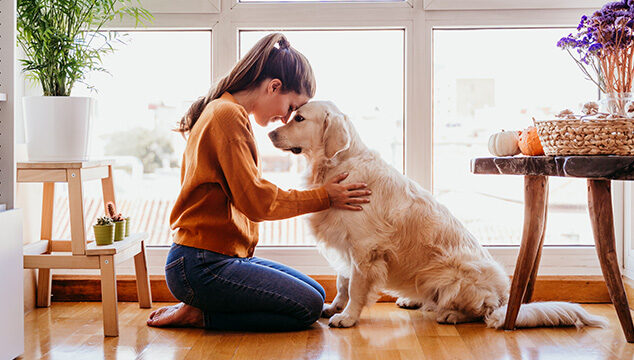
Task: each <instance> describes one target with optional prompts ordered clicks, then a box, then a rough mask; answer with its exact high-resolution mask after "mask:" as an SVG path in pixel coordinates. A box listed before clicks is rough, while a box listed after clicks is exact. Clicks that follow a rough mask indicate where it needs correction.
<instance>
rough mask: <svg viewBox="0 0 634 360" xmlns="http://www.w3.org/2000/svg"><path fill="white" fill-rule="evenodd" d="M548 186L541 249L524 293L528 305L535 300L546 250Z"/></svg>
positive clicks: (538, 250)
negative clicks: (540, 262)
mask: <svg viewBox="0 0 634 360" xmlns="http://www.w3.org/2000/svg"><path fill="white" fill-rule="evenodd" d="M549 192H550V191H549V189H548V186H546V205H545V206H546V209H545V210H544V226H543V227H542V237H541V238H540V239H539V247H538V249H537V257H535V264H533V270H532V272H531V277H530V279H529V280H528V286H527V287H526V292H525V293H524V299H523V300H522V303H524V304H527V303H529V302H531V299H532V298H533V290H535V281H537V271H538V270H539V261H540V260H541V258H542V249H543V248H544V238H545V237H546V223H547V222H548V194H549Z"/></svg>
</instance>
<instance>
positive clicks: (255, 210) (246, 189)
mask: <svg viewBox="0 0 634 360" xmlns="http://www.w3.org/2000/svg"><path fill="white" fill-rule="evenodd" d="M314 94H315V79H314V76H313V72H312V69H311V67H310V64H309V63H308V61H307V60H306V58H305V57H304V56H303V55H302V54H301V53H299V52H298V51H297V50H295V49H294V48H292V47H291V46H290V45H289V43H288V41H287V40H286V38H285V37H284V35H282V34H280V33H276V34H271V35H267V36H265V37H264V38H262V39H261V40H260V41H259V42H258V43H257V44H256V45H255V46H254V47H253V48H252V49H251V50H250V51H249V52H248V53H247V54H246V55H245V56H244V57H243V58H242V59H241V60H240V61H239V62H238V63H237V64H236V65H235V67H234V68H233V69H232V71H231V72H230V73H229V75H228V76H226V77H225V78H223V79H222V80H221V81H220V82H219V83H218V84H217V86H216V87H215V88H212V89H211V90H210V92H209V94H208V95H207V96H206V97H203V98H200V99H199V100H198V101H196V102H195V103H194V104H193V105H192V106H191V108H190V109H189V111H188V113H187V114H186V115H185V116H184V117H183V119H182V120H181V123H180V128H179V129H178V130H179V131H180V132H181V133H183V135H184V136H187V145H186V148H185V152H184V154H183V161H182V165H181V190H180V194H179V195H178V198H177V200H176V203H175V204H174V208H173V209H172V213H171V215H170V226H171V228H172V230H173V231H174V234H173V240H174V244H172V247H171V249H170V252H169V255H168V257H167V265H166V266H165V274H166V280H167V285H168V287H169V289H170V291H171V292H172V294H173V295H174V296H175V297H176V298H177V299H178V300H179V301H181V303H180V304H178V305H174V306H168V307H163V308H161V309H158V310H156V311H154V312H153V313H152V314H151V315H150V318H149V319H148V321H147V323H148V325H150V326H192V327H204V328H208V329H217V330H253V331H285V330H300V329H304V328H306V327H308V326H310V325H311V324H312V323H314V322H315V321H316V320H317V319H318V318H319V316H320V314H321V309H322V306H323V303H324V298H325V293H324V289H323V288H322V287H321V286H320V285H319V284H318V283H317V282H315V281H314V280H312V279H311V278H309V277H308V276H306V275H304V274H302V273H300V272H298V271H296V270H294V269H291V268H289V267H286V266H284V265H282V264H278V263H275V262H272V261H269V260H265V259H260V258H257V257H253V251H254V249H255V245H256V244H257V241H258V224H257V222H259V221H263V220H281V219H286V218H290V217H293V216H298V215H302V214H306V213H310V212H316V211H321V210H325V209H327V208H329V207H331V206H332V207H337V208H340V209H348V210H356V211H358V210H361V207H360V206H359V204H361V203H366V202H368V201H369V200H368V198H367V196H368V195H369V190H366V189H365V187H366V185H365V184H345V185H344V184H340V182H341V181H342V180H343V179H344V178H345V177H346V174H341V175H340V176H337V177H336V178H333V179H331V180H330V181H329V182H328V183H327V184H326V185H325V186H323V187H321V188H318V189H312V190H306V191H297V190H290V191H284V190H281V189H279V188H277V187H276V186H275V185H273V184H272V183H270V182H268V181H266V180H264V179H262V178H261V177H260V171H259V168H258V152H257V148H256V144H255V139H254V135H253V131H252V128H251V123H250V121H249V117H248V116H249V115H253V117H254V119H255V122H256V123H257V124H258V125H260V126H266V125H267V124H269V123H270V122H274V121H277V120H281V121H282V122H283V123H286V122H287V121H288V119H289V117H290V115H291V113H292V112H293V111H294V110H295V109H297V108H298V107H300V106H301V105H303V104H305V103H306V102H308V100H309V99H310V98H312V97H313V96H314Z"/></svg>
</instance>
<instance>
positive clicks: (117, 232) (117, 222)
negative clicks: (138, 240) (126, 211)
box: [106, 202, 126, 241]
mask: <svg viewBox="0 0 634 360" xmlns="http://www.w3.org/2000/svg"><path fill="white" fill-rule="evenodd" d="M106 208H107V209H108V216H109V217H110V218H111V219H112V222H114V241H121V240H123V238H124V237H125V232H126V221H125V218H124V217H123V216H122V215H121V213H117V209H116V208H115V206H114V204H113V203H112V202H108V203H107V204H106Z"/></svg>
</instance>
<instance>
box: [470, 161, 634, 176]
mask: <svg viewBox="0 0 634 360" xmlns="http://www.w3.org/2000/svg"><path fill="white" fill-rule="evenodd" d="M471 172H472V173H474V174H495V175H546V176H561V177H577V178H589V179H611V180H634V156H616V155H605V156H603V155H596V156H508V157H481V158H474V159H471Z"/></svg>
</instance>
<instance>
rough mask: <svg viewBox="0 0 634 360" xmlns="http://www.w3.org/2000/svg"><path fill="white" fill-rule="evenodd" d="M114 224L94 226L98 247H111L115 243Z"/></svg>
mask: <svg viewBox="0 0 634 360" xmlns="http://www.w3.org/2000/svg"><path fill="white" fill-rule="evenodd" d="M114 228H115V226H114V224H110V225H93V226H92V229H93V231H94V232H95V242H96V243H97V245H110V244H112V243H113V241H114Z"/></svg>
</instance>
